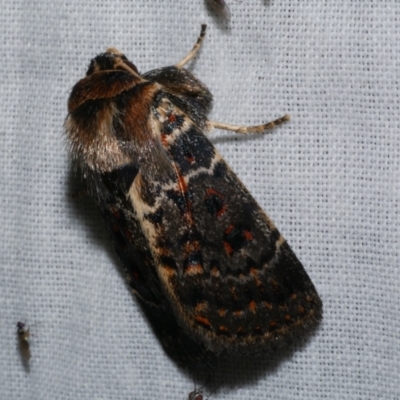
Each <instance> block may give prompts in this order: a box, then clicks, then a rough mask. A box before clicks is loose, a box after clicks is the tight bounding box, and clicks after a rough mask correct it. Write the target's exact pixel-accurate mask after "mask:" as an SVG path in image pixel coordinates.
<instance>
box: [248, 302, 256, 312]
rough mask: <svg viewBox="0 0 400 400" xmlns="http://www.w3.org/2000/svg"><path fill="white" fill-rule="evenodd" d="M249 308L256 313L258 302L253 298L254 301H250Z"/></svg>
mask: <svg viewBox="0 0 400 400" xmlns="http://www.w3.org/2000/svg"><path fill="white" fill-rule="evenodd" d="M249 310H250V311H251V312H252V313H255V312H256V310H257V303H256V302H255V301H254V300H253V301H251V302H250V303H249Z"/></svg>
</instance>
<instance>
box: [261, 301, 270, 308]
mask: <svg viewBox="0 0 400 400" xmlns="http://www.w3.org/2000/svg"><path fill="white" fill-rule="evenodd" d="M262 304H263V306H264V307H265V308H267V309H268V310H272V304H271V303H267V302H266V301H263V302H262Z"/></svg>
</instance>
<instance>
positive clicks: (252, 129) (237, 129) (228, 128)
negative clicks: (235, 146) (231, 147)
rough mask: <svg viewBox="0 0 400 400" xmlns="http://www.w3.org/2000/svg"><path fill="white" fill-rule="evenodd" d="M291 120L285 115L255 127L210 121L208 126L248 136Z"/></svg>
mask: <svg viewBox="0 0 400 400" xmlns="http://www.w3.org/2000/svg"><path fill="white" fill-rule="evenodd" d="M289 120H290V116H289V115H288V114H286V115H284V116H283V117H281V118H278V119H276V120H275V121H271V122H267V123H266V124H262V125H255V126H241V125H230V124H224V123H221V122H214V121H208V123H207V125H208V127H209V129H210V130H211V129H215V128H216V129H224V130H226V131H232V132H236V133H243V134H245V135H246V134H248V133H262V132H264V131H266V130H268V129H273V128H275V127H276V126H278V125H282V124H283V123H284V122H287V121H289Z"/></svg>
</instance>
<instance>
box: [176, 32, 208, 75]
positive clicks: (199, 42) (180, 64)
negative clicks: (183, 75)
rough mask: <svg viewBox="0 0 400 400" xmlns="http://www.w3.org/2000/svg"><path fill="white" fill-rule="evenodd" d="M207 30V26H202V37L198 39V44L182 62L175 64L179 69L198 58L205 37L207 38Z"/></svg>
mask: <svg viewBox="0 0 400 400" xmlns="http://www.w3.org/2000/svg"><path fill="white" fill-rule="evenodd" d="M206 29H207V24H202V25H201V31H200V35H199V37H198V38H197V42H196V44H195V45H194V46H193V48H192V50H190V51H189V53H188V54H187V55H186V56H185V57H183V59H182V60H181V61H179V62H178V63H177V64H175V66H176V67H177V68H183V67H184V66H185V65H186V64H187V63H188V62H189V61H190V60H192V59H193V58H194V57H195V56H196V54H197V52H198V51H199V50H200V47H201V44H202V43H203V40H204V37H205V36H206Z"/></svg>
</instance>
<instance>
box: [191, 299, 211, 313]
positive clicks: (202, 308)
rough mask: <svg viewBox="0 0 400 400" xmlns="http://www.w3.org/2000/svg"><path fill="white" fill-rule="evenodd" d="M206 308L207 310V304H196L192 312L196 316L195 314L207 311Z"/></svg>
mask: <svg viewBox="0 0 400 400" xmlns="http://www.w3.org/2000/svg"><path fill="white" fill-rule="evenodd" d="M207 308H208V304H207V303H206V302H203V303H198V304H197V305H196V307H195V309H194V311H195V312H196V314H197V313H201V312H204V311H207Z"/></svg>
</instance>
